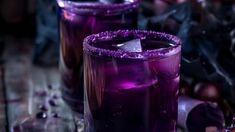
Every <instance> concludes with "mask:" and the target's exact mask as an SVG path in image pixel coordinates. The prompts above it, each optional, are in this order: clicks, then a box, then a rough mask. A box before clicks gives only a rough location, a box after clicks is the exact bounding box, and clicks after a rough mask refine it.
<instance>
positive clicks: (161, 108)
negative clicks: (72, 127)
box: [83, 30, 181, 132]
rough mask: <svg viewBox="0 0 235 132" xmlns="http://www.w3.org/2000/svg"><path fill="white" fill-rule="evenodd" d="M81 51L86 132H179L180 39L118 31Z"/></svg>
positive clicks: (90, 40) (92, 39)
mask: <svg viewBox="0 0 235 132" xmlns="http://www.w3.org/2000/svg"><path fill="white" fill-rule="evenodd" d="M83 47H84V49H83V50H84V94H85V105H84V121H85V132H124V131H128V132H176V122H177V105H178V102H177V99H178V88H179V77H180V74H179V70H180V59H181V41H180V39H179V38H177V37H176V36H173V35H169V34H165V33H160V32H153V31H141V30H119V31H110V32H102V33H99V34H94V35H91V36H89V37H87V38H86V39H85V40H84V43H83Z"/></svg>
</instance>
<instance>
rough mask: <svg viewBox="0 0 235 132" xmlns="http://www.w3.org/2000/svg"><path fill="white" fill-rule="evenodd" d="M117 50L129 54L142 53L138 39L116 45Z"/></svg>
mask: <svg viewBox="0 0 235 132" xmlns="http://www.w3.org/2000/svg"><path fill="white" fill-rule="evenodd" d="M117 47H118V48H120V49H122V50H124V51H129V52H142V46H141V41H140V39H134V40H130V41H127V42H124V43H122V44H118V45H117Z"/></svg>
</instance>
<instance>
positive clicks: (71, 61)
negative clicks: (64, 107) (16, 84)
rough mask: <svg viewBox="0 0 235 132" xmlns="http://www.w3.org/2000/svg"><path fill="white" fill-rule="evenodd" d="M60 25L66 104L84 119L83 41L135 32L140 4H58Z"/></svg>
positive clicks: (131, 0)
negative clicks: (118, 32)
mask: <svg viewBox="0 0 235 132" xmlns="http://www.w3.org/2000/svg"><path fill="white" fill-rule="evenodd" d="M57 3H58V7H59V11H58V17H59V25H60V44H61V45H60V46H61V48H60V50H61V51H60V71H61V79H62V81H61V82H62V84H61V87H62V88H61V89H62V96H63V99H64V100H65V102H66V103H67V104H68V105H69V106H70V107H71V109H72V110H73V111H74V112H76V116H80V117H81V118H82V116H83V98H84V97H83V50H82V49H83V47H82V42H83V39H84V38H85V37H86V36H88V35H90V34H93V33H98V32H101V31H106V30H117V29H134V28H136V26H137V10H138V5H139V1H138V0H126V1H116V2H111V1H110V2H108V1H105V0H102V1H98V0H97V1H94V0H93V1H84V0H83V1H76V0H57Z"/></svg>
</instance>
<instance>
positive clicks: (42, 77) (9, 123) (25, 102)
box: [0, 37, 74, 132]
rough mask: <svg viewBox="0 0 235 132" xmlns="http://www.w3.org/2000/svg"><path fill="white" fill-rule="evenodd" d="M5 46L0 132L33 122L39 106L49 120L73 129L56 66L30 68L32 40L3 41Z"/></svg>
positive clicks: (0, 83)
mask: <svg viewBox="0 0 235 132" xmlns="http://www.w3.org/2000/svg"><path fill="white" fill-rule="evenodd" d="M4 42H5V49H4V53H3V56H2V58H3V60H4V63H3V64H0V101H1V103H0V112H1V114H0V132H7V131H12V130H13V127H14V126H15V125H16V124H20V123H21V122H23V121H24V120H27V119H31V118H35V117H36V116H38V113H40V111H42V109H43V108H40V107H42V105H44V106H46V107H47V109H48V110H46V111H45V112H44V113H46V114H47V116H48V118H49V119H51V118H54V117H56V118H55V119H58V120H60V119H61V120H62V119H63V121H65V122H66V123H67V124H68V125H69V127H73V125H74V123H73V119H72V114H71V111H70V110H69V108H68V107H67V106H66V105H65V104H64V102H63V101H62V99H61V98H60V97H61V95H60V92H59V82H60V78H59V72H58V68H57V66H54V67H53V66H52V67H40V66H35V65H32V53H33V52H32V51H33V42H34V41H33V40H31V39H27V38H18V39H16V38H13V37H5V38H4ZM51 100H53V101H54V102H51ZM53 103H54V104H53ZM55 113H57V114H58V116H59V118H58V117H57V115H55ZM45 120H46V119H45ZM53 120H54V119H53ZM66 123H65V124H66ZM58 125H60V124H58ZM59 127H61V126H59ZM60 131H62V130H60Z"/></svg>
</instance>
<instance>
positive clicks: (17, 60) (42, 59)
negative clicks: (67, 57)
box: [0, 0, 235, 131]
mask: <svg viewBox="0 0 235 132" xmlns="http://www.w3.org/2000/svg"><path fill="white" fill-rule="evenodd" d="M56 11H57V6H56V1H55V0H0V69H1V71H0V75H1V76H0V78H1V82H0V93H1V94H0V101H1V103H0V106H2V107H0V113H1V115H0V125H3V126H6V127H1V129H2V131H5V129H4V128H10V127H9V126H8V125H9V123H10V124H11V123H12V122H14V120H15V119H16V118H21V117H24V116H25V115H28V111H29V110H28V107H27V105H28V104H29V102H30V101H28V100H29V98H30V95H31V90H30V89H31V87H32V83H33V84H35V83H36V84H37V87H43V88H38V89H39V93H40V92H44V91H48V86H50V85H52V83H53V84H54V82H56V83H57V82H58V83H59V79H58V77H55V76H59V75H58V71H57V67H58V56H59V48H58V47H59V41H58V40H59V39H58V37H59V35H58V33H59V32H58V24H57V12H56ZM138 18H139V19H138V28H139V29H145V30H154V31H160V32H166V33H170V34H174V35H177V36H179V37H180V38H181V39H182V42H183V48H182V62H181V64H182V65H181V84H180V91H179V92H180V95H186V96H189V97H191V98H194V99H197V100H202V101H209V102H213V103H214V104H216V105H218V106H219V107H220V108H221V109H222V111H223V115H224V117H225V124H224V125H226V126H230V124H231V123H232V120H233V119H232V118H233V116H234V114H235V113H234V110H235V84H234V83H235V1H234V0H141V5H140V8H139V13H138ZM32 69H33V70H32ZM35 69H36V70H35ZM35 71H36V72H37V73H35ZM34 73H35V74H37V75H36V77H35V76H34V75H35V74H34ZM48 73H51V74H50V75H51V76H52V77H50V76H49V75H48ZM39 74H40V75H39ZM41 74H43V75H41ZM48 76H49V77H48ZM32 78H33V79H32ZM55 78H56V79H55ZM38 80H40V81H38ZM41 80H43V81H41ZM48 80H49V81H48ZM34 87H36V86H35V85H34ZM53 87H54V86H53ZM55 87H57V85H56V86H55ZM36 89H37V88H36ZM42 89H44V90H42ZM45 89H46V90H45ZM35 91H36V93H37V92H38V90H35ZM33 93H34V92H33ZM14 107H17V108H18V109H19V111H18V112H14V111H13V110H11V109H12V108H14ZM26 111H27V112H26ZM12 113H13V114H12ZM16 113H17V114H16ZM22 113H23V114H22ZM215 118H216V117H215ZM215 120H216V119H215ZM234 121H235V120H234ZM1 129H0V131H1Z"/></svg>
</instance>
